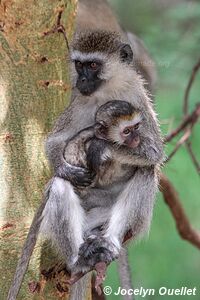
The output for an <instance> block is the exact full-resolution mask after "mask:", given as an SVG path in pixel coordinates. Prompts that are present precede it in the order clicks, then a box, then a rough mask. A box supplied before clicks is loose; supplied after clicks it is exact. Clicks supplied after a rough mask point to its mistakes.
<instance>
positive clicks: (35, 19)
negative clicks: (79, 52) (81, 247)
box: [0, 0, 77, 300]
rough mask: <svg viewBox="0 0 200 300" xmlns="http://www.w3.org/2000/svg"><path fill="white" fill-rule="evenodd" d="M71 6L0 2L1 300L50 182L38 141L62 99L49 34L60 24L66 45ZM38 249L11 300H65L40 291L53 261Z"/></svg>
mask: <svg viewBox="0 0 200 300" xmlns="http://www.w3.org/2000/svg"><path fill="white" fill-rule="evenodd" d="M76 2H77V1H76V0H70V1H69V0H61V1H60V0H54V1H51V0H43V1H35V0H26V1H25V0H18V1H17V0H4V1H1V2H0V3H1V5H0V119H1V135H0V206H1V207H0V238H1V241H0V245H1V246H0V249H1V253H0V274H1V280H0V299H1V300H4V299H6V295H7V292H8V289H9V286H10V283H11V279H12V277H13V274H14V271H15V267H16V263H17V260H18V257H19V255H20V252H21V248H22V245H23V242H24V240H25V237H26V235H27V232H28V229H29V226H30V223H31V221H32V218H33V215H34V212H35V210H36V208H37V207H38V206H39V203H40V201H41V198H42V190H43V188H44V185H45V183H46V182H47V181H48V178H49V177H50V171H49V168H48V163H47V160H46V157H45V153H44V140H45V137H46V135H47V133H48V132H49V131H50V130H51V128H52V124H53V123H54V121H55V119H56V118H57V116H58V115H59V114H60V113H61V112H62V111H63V110H64V107H65V106H66V104H67V103H68V99H69V96H70V85H69V76H68V69H67V62H66V55H67V46H66V41H65V39H64V35H63V34H62V33H60V32H58V31H59V30H57V29H58V27H59V25H61V24H62V25H63V26H64V28H65V29H66V34H67V36H68V38H69V39H70V37H71V35H72V33H73V25H74V17H75V9H76ZM40 244H41V243H38V244H37V246H36V248H35V251H34V255H33V257H32V259H31V262H30V265H29V270H28V272H27V274H26V276H25V279H24V283H23V286H22V288H21V291H20V295H19V298H18V299H23V300H29V299H44V300H45V299H48V300H51V299H58V298H60V297H61V298H62V299H68V296H67V294H68V293H63V291H62V288H60V285H59V282H57V284H56V283H55V281H53V280H51V281H50V282H48V284H46V277H42V276H41V269H42V268H43V266H48V267H50V266H51V264H53V263H54V262H55V261H53V260H51V261H50V254H49V253H48V255H42V256H41V253H44V251H46V252H47V250H46V248H45V250H44V247H43V248H42V247H41V245H40ZM47 249H48V248H47ZM41 257H42V259H41ZM60 274H61V275H62V273H60ZM38 281H39V283H37V284H36V282H38ZM28 286H29V287H28ZM30 291H32V292H34V293H31V292H30Z"/></svg>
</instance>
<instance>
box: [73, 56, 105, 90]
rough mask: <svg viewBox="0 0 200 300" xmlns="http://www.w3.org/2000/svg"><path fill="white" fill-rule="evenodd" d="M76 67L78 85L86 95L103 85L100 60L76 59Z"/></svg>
mask: <svg viewBox="0 0 200 300" xmlns="http://www.w3.org/2000/svg"><path fill="white" fill-rule="evenodd" d="M74 63H75V69H76V72H77V74H78V78H77V82H76V87H77V88H78V89H79V91H80V93H81V94H82V95H84V96H89V95H91V94H92V93H93V92H95V91H96V90H97V89H98V88H99V87H100V85H101V83H102V79H100V78H99V74H100V73H101V69H102V63H101V62H100V61H84V62H81V61H78V60H75V62H74Z"/></svg>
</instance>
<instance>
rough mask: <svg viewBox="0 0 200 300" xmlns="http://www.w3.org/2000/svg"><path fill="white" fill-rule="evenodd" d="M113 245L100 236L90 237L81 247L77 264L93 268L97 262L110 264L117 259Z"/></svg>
mask: <svg viewBox="0 0 200 300" xmlns="http://www.w3.org/2000/svg"><path fill="white" fill-rule="evenodd" d="M113 250H114V248H113V245H112V244H111V243H110V241H109V240H107V239H106V238H104V237H102V236H98V237H97V236H95V237H94V236H91V237H89V238H87V240H86V241H85V242H84V243H83V244H82V245H81V247H80V249H79V259H78V261H77V264H81V265H87V266H88V267H91V268H92V267H94V266H95V265H96V263H98V262H105V263H106V264H109V263H111V262H112V261H113V260H114V259H116V258H117V257H118V251H117V253H116V251H113Z"/></svg>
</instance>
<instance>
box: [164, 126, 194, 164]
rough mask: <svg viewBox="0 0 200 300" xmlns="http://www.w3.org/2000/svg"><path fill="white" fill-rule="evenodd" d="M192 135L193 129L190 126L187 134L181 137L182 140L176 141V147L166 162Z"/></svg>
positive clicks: (167, 160)
mask: <svg viewBox="0 0 200 300" xmlns="http://www.w3.org/2000/svg"><path fill="white" fill-rule="evenodd" d="M190 135H191V129H190V128H189V129H188V130H187V131H186V132H185V134H184V135H183V136H182V137H181V138H180V140H179V141H178V142H177V143H176V146H175V147H174V149H173V151H172V152H171V153H170V154H169V155H168V157H167V159H166V160H165V163H167V162H169V161H170V159H171V158H172V157H173V156H174V154H176V152H177V151H178V149H179V148H180V147H181V146H182V145H183V144H184V143H185V142H186V141H187V140H188V139H189V137H190Z"/></svg>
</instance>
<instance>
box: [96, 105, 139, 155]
mask: <svg viewBox="0 0 200 300" xmlns="http://www.w3.org/2000/svg"><path fill="white" fill-rule="evenodd" d="M141 124H142V117H141V114H140V113H139V112H136V111H134V112H133V113H131V114H128V115H124V114H123V115H118V116H117V117H116V116H115V117H113V118H111V119H110V120H109V122H108V119H107V120H106V121H105V120H103V119H102V120H99V122H98V123H97V124H96V125H95V135H96V137H98V138H100V139H104V140H107V141H110V142H113V143H116V144H118V145H125V146H127V147H129V148H132V149H134V148H136V147H137V146H138V145H139V144H140V127H141Z"/></svg>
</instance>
